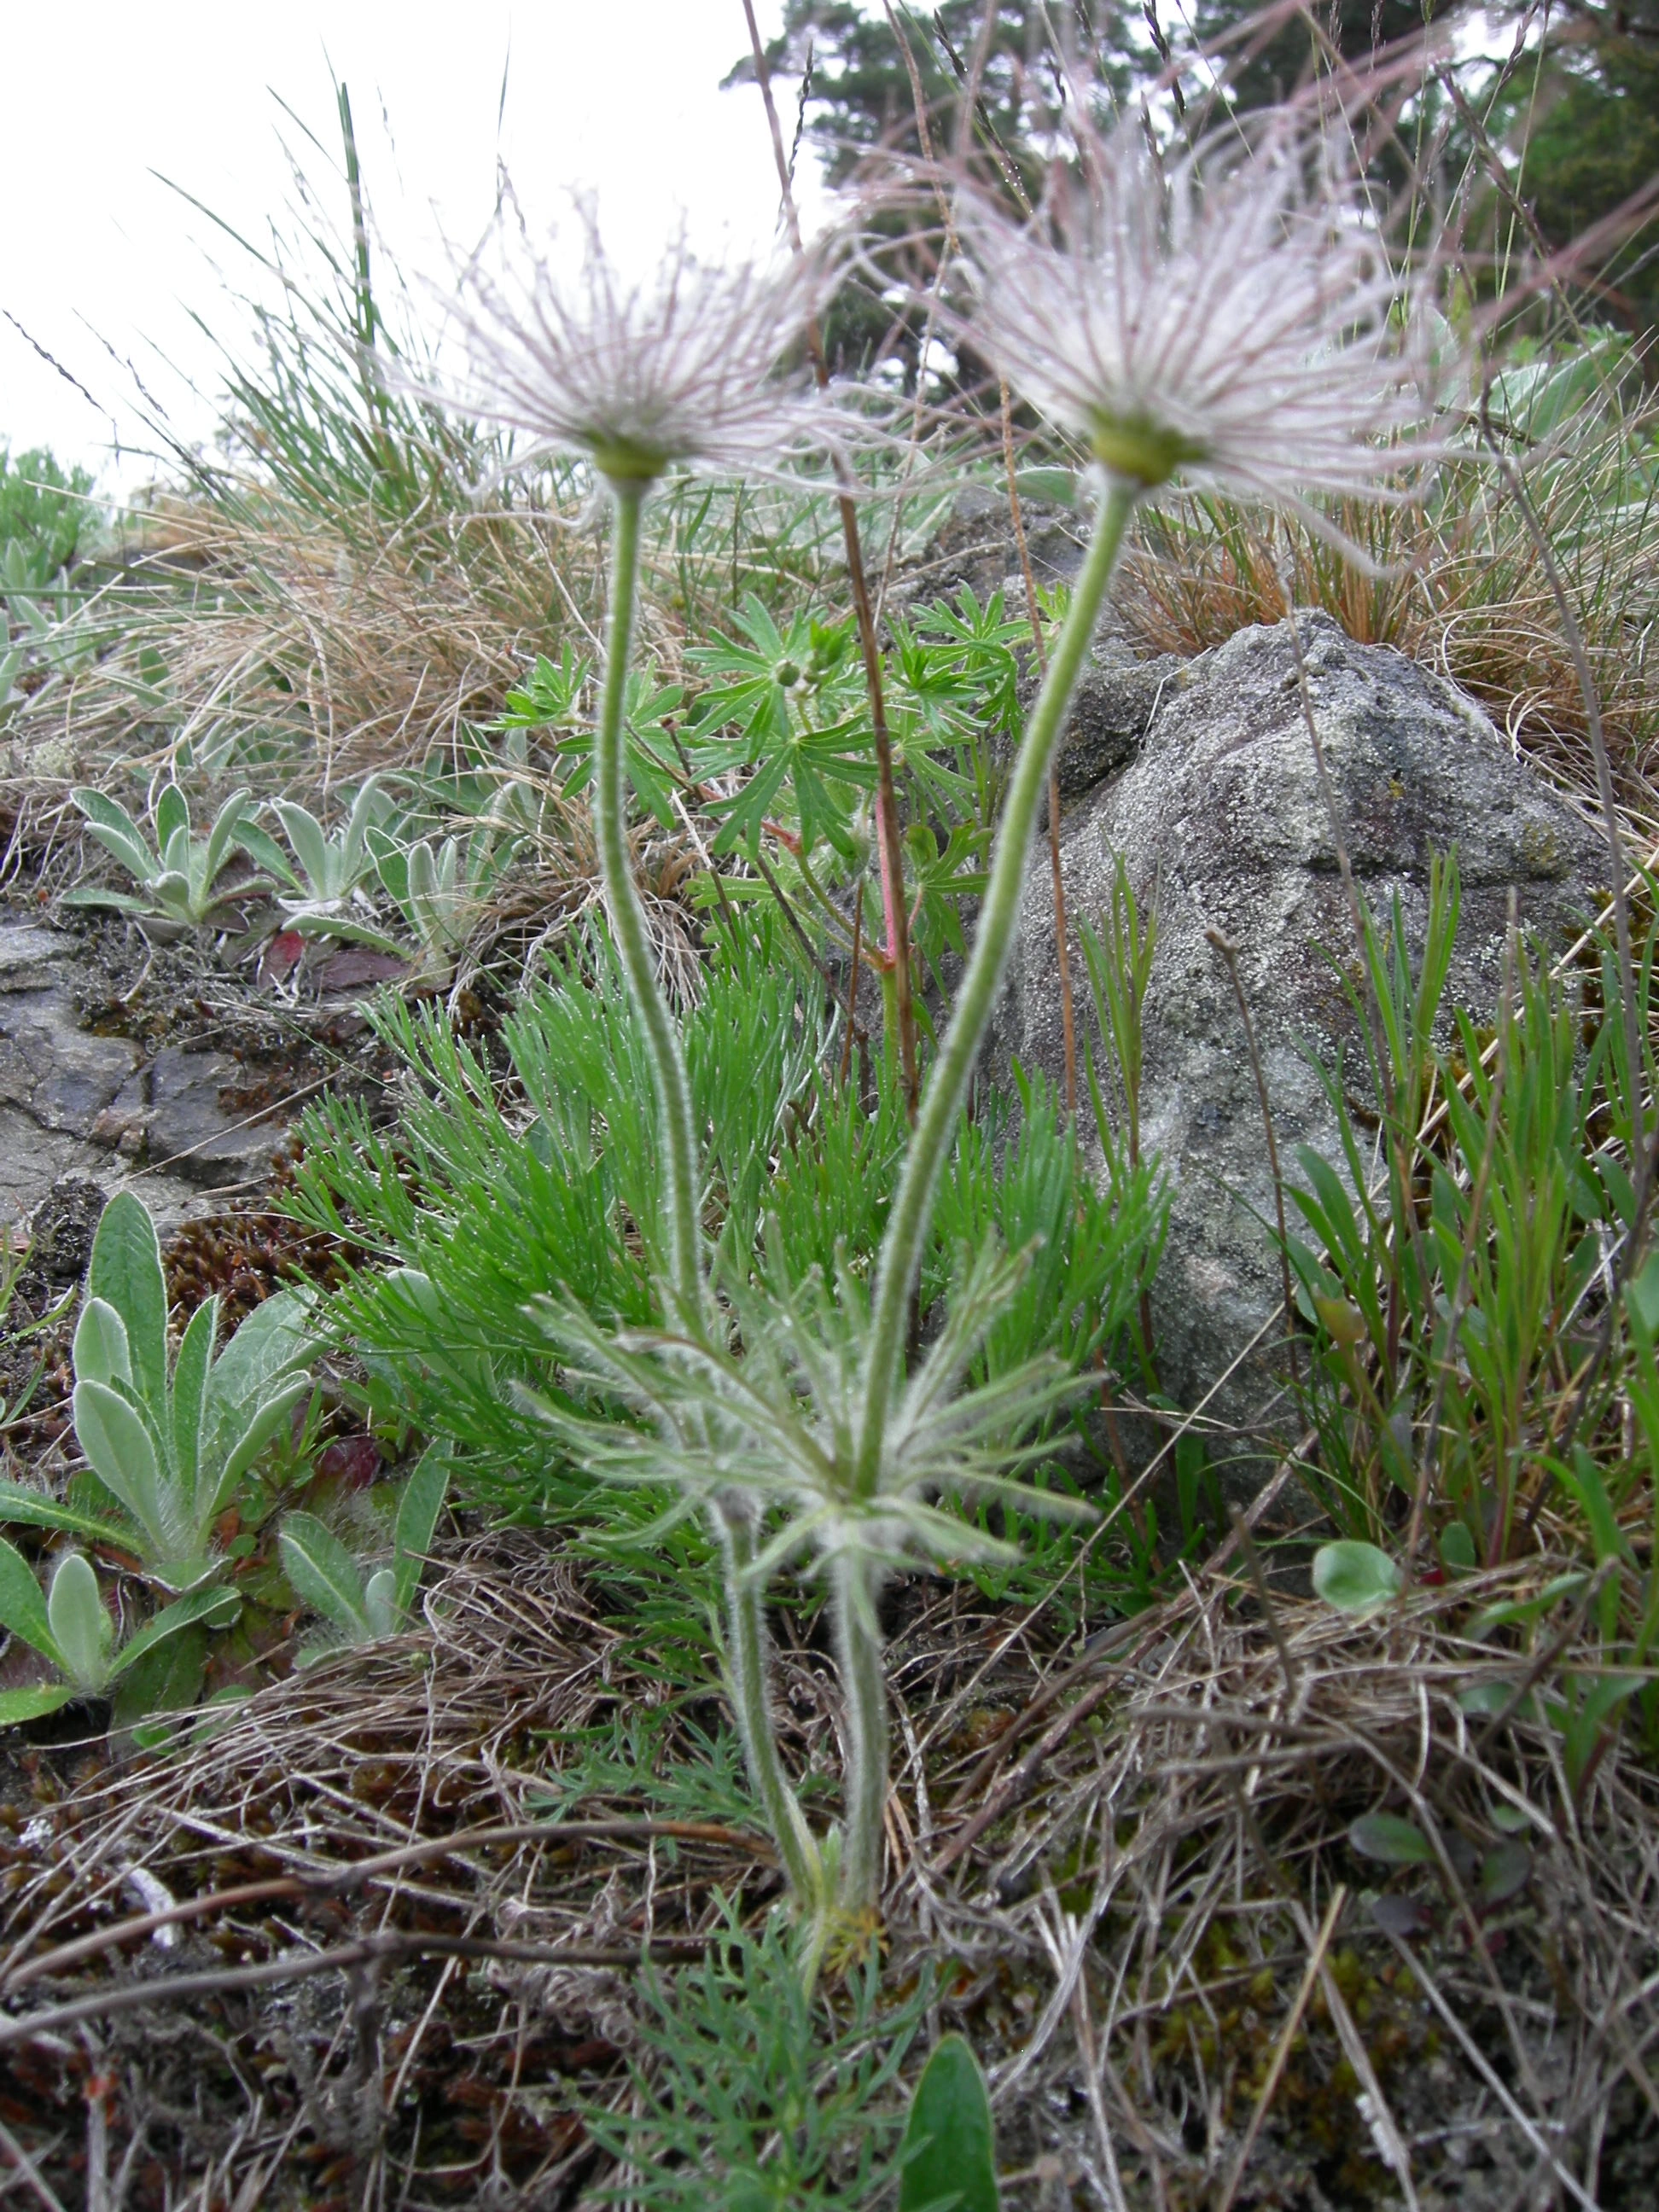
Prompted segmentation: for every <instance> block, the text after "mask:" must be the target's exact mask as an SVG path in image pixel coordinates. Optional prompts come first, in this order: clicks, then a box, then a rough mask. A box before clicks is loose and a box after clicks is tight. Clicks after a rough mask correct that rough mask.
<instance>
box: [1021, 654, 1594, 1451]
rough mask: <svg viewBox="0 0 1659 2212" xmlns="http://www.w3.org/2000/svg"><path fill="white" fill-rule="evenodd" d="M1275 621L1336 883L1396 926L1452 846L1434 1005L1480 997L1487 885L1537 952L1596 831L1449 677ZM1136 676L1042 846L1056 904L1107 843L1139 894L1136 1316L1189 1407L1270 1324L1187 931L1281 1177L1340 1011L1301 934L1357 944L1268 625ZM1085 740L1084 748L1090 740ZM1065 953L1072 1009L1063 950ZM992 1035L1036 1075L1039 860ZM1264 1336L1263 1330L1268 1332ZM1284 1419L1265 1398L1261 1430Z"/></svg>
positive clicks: (1213, 1029) (1323, 966)
mask: <svg viewBox="0 0 1659 2212" xmlns="http://www.w3.org/2000/svg"><path fill="white" fill-rule="evenodd" d="M1300 634H1301V637H1302V641H1303V651H1304V661H1305V665H1306V668H1307V672H1308V678H1309V683H1310V694H1311V698H1312V702H1313V707H1314V711H1315V714H1316V720H1317V726H1318V728H1319V732H1320V734H1321V738H1322V744H1323V748H1324V751H1325V754H1326V758H1327V762H1328V768H1329V772H1330V776H1331V779H1332V782H1333V785H1334V791H1335V796H1336V803H1337V806H1338V809H1339V811H1340V817H1341V819H1342V823H1343V825H1344V836H1345V841H1346V844H1347V847H1348V850H1349V854H1350V857H1351V860H1352V866H1353V870H1354V873H1355V876H1356V878H1358V882H1359V884H1360V887H1361V889H1362V890H1363V891H1364V894H1365V896H1366V897H1367V899H1368V900H1369V901H1370V903H1371V905H1372V908H1373V909H1374V910H1375V911H1377V912H1378V913H1379V914H1380V915H1383V916H1384V917H1386V915H1387V913H1388V911H1389V905H1390V902H1392V900H1393V899H1394V898H1395V896H1396V895H1397V896H1399V898H1400V901H1401V908H1402V912H1403V915H1404V919H1405V924H1406V928H1407V935H1408V937H1411V936H1413V933H1420V931H1421V927H1422V923H1423V920H1424V916H1425V909H1426V904H1427V883H1428V872H1429V861H1430V856H1431V854H1434V853H1445V852H1447V851H1449V850H1450V849H1451V848H1453V847H1455V848H1456V849H1457V854H1458V858H1459V864H1460V868H1461V872H1462V884H1463V898H1462V927H1461V929H1460V932H1459V936H1458V943H1457V950H1456V954H1455V959H1454V963H1453V968H1452V974H1451V978H1450V984H1449V992H1448V1004H1450V1003H1452V1002H1456V1001H1461V1002H1462V1003H1464V1004H1466V1005H1468V1006H1470V1007H1472V1008H1474V1010H1476V1012H1477V1013H1478V1014H1483V1013H1485V1012H1486V1010H1487V1009H1490V1008H1491V1007H1492V1006H1493V1005H1494V1004H1495V1002H1496V998H1497V993H1498V983H1499V977H1500V971H1501V964H1502V960H1503V948H1504V936H1505V929H1506V915H1507V909H1508V902H1509V897H1510V892H1511V890H1513V892H1514V893H1515V896H1516V902H1517V907H1518V912H1519V916H1520V920H1521V922H1522V926H1523V927H1524V928H1525V929H1527V930H1528V932H1530V933H1532V935H1533V936H1534V938H1535V939H1537V940H1538V941H1539V943H1540V944H1541V947H1542V948H1543V950H1544V951H1546V952H1547V953H1548V954H1550V955H1553V954H1555V953H1558V952H1559V951H1561V950H1562V949H1564V947H1565V945H1566V944H1567V943H1568V942H1570V941H1571V937H1572V935H1573V934H1574V933H1575V932H1576V930H1577V927H1578V926H1579V925H1580V923H1581V921H1582V919H1583V915H1585V913H1586V911H1587V910H1588V909H1589V908H1590V907H1591V905H1592V903H1593V899H1594V887H1595V885H1596V884H1599V883H1600V882H1601V881H1602V880H1603V879H1604V878H1605V876H1606V872H1607V870H1606V864H1605V858H1604V848H1603V847H1602V845H1601V841H1600V837H1599V834H1598V833H1597V832H1596V831H1595V830H1594V829H1591V828H1590V827H1589V825H1587V824H1586V823H1585V822H1583V820H1582V819H1581V818H1580V817H1579V816H1578V815H1577V814H1576V813H1575V812H1574V811H1572V809H1571V807H1570V806H1569V805H1567V804H1566V803H1565V801H1564V800H1563V799H1560V798H1559V797H1558V796H1557V795H1556V793H1554V792H1553V791H1552V790H1551V789H1550V788H1549V787H1547V785H1546V784H1545V783H1544V782H1543V781H1541V778H1540V777H1539V776H1538V775H1535V774H1534V772H1533V771H1532V769H1529V768H1528V766H1527V764H1526V763H1524V762H1523V761H1522V760H1521V759H1520V758H1519V757H1517V756H1516V753H1515V752H1514V751H1513V750H1512V749H1511V748H1510V746H1509V745H1508V744H1506V743H1505V742H1504V739H1503V738H1500V737H1499V735H1498V732H1496V731H1495V729H1494V728H1493V727H1492V724H1491V723H1490V721H1488V720H1487V719H1486V716H1485V715H1484V714H1481V713H1480V710H1479V708H1476V707H1475V706H1474V705H1473V704H1472V703H1471V702H1469V701H1468V699H1467V698H1465V697H1464V696H1462V694H1461V693H1459V692H1458V691H1456V690H1455V689H1454V687H1453V686H1452V685H1450V684H1448V683H1445V682H1443V680H1441V679H1440V678H1437V677H1436V676H1434V675H1431V674H1430V673H1429V672H1427V671H1425V670H1423V669H1421V668H1419V667H1418V666H1416V665H1414V664H1413V663H1412V662H1411V661H1409V660H1407V659H1405V658H1403V657H1402V656H1401V655H1400V654H1399V653H1394V652H1392V651H1390V650H1389V649H1387V648H1385V647H1364V646H1358V645H1355V644H1353V643H1352V641H1350V640H1349V639H1348V638H1347V637H1346V635H1344V633H1343V632H1342V631H1341V630H1340V628H1339V627H1338V626H1337V625H1336V624H1335V623H1333V622H1331V621H1330V620H1328V618H1326V617H1322V616H1316V615H1304V616H1303V617H1300ZM1158 685H1159V687H1160V688H1159V691H1158V701H1157V707H1156V712H1155V714H1152V718H1151V727H1150V730H1149V731H1148V732H1147V733H1146V736H1145V738H1144V739H1141V740H1139V741H1138V742H1137V743H1136V744H1134V746H1133V749H1132V750H1131V751H1130V752H1129V755H1128V757H1127V760H1126V761H1125V763H1124V764H1123V765H1121V767H1118V768H1116V769H1114V770H1113V772H1112V773H1110V774H1109V775H1107V776H1106V777H1105V778H1104V780H1103V781H1099V782H1097V784H1095V786H1094V787H1093V788H1091V790H1089V791H1088V793H1087V794H1086V796H1085V797H1083V798H1082V799H1079V802H1078V803H1077V804H1076V805H1073V806H1072V807H1071V808H1070V809H1068V810H1066V811H1062V816H1061V842H1062V855H1063V867H1064V875H1065V882H1066V899H1067V904H1068V910H1069V913H1070V915H1072V916H1073V918H1074V920H1075V919H1076V918H1081V917H1085V916H1086V917H1091V918H1094V917H1097V916H1098V915H1100V914H1101V913H1102V912H1103V911H1104V910H1105V909H1106V908H1108V907H1109V902H1110V896H1111V885H1112V875H1113V865H1114V855H1115V854H1118V853H1121V854H1123V856H1124V858H1125V860H1126V863H1127V868H1128V872H1129V876H1130V879H1131V881H1132V883H1133V885H1134V887H1135V890H1136V892H1137V895H1138V896H1139V897H1141V898H1142V899H1143V900H1144V899H1146V897H1148V896H1152V894H1153V892H1154V890H1156V899H1157V907H1158V922H1159V938H1158V956H1157V961H1156V965H1155V969H1154V972H1153V977H1152V986H1151V990H1150V993H1149V997H1148V1003H1147V1011H1146V1079H1145V1083H1144V1086H1143V1092H1142V1117H1143V1130H1144V1135H1145V1141H1146V1144H1147V1145H1148V1146H1151V1147H1156V1149H1157V1150H1158V1152H1159V1154H1160V1155H1161V1157H1162V1158H1163V1160H1164V1164H1165V1167H1166V1169H1167V1170H1168V1172H1169V1174H1170V1177H1171V1179H1172V1182H1173V1184H1174V1189H1175V1196H1174V1206H1173V1212H1172V1217H1171V1226H1170V1242H1169V1245H1168V1248H1167V1251H1166V1255H1165V1258H1164V1265H1163V1267H1162V1270H1161V1273H1160V1275H1159V1279H1158V1285H1157V1286H1156V1289H1155V1291H1154V1294H1153V1298H1152V1312H1153V1322H1154V1326H1155V1330H1156V1336H1157V1347H1158V1362H1159V1370H1160V1380H1161V1381H1162V1383H1163V1384H1164V1388H1165V1389H1167V1390H1168V1391H1169V1392H1170V1395H1172V1396H1173V1397H1175V1398H1176V1400H1177V1401H1179V1402H1180V1403H1182V1404H1183V1405H1187V1406H1193V1405H1195V1404H1197V1403H1198V1401H1200V1399H1201V1398H1203V1397H1204V1395H1205V1394H1206V1392H1207V1391H1209V1390H1210V1389H1212V1386H1214V1385H1215V1384H1216V1383H1218V1379H1219V1378H1220V1377H1222V1376H1224V1374H1225V1373H1226V1371H1227V1370H1228V1369H1229V1367H1230V1365H1231V1363H1232V1362H1233V1361H1234V1360H1235V1359H1237V1358H1238V1357H1239V1355H1241V1354H1243V1353H1244V1352H1245V1351H1246V1348H1247V1347H1248V1346H1250V1345H1251V1343H1252V1340H1254V1339H1255V1337H1256V1335H1257V1333H1258V1331H1261V1330H1262V1329H1263V1328H1264V1325H1266V1324H1270V1323H1271V1318H1272V1316H1273V1314H1274V1312H1275V1310H1276V1309H1277V1307H1278V1305H1279V1285H1280V1277H1279V1261H1278V1257H1277V1254H1276V1251H1275V1249H1274V1246H1273V1241H1272V1238H1271V1237H1270V1235H1269V1233H1268V1231H1267V1227H1266V1226H1265V1225H1266V1224H1267V1223H1270V1222H1271V1221H1272V1219H1273V1182H1272V1176H1271V1174H1270V1172H1269V1170H1268V1165H1267V1149H1266V1145H1265V1142H1264V1139H1263V1133H1262V1127H1261V1111H1260V1108H1259V1105H1258V1103H1257V1098H1256V1093H1255V1083H1254V1079H1253V1077H1252V1075H1251V1072H1250V1066H1249V1057H1248V1053H1247V1049H1246V1045H1245V1039H1244V1032H1243V1024H1242V1021H1241V1018H1240V1016H1239V1013H1238V1011H1237V1005H1236V1003H1235V1000H1234V998H1233V994H1232V990H1231V983H1230V981H1229V978H1228V975H1227V971H1226V968H1225V963H1224V961H1223V959H1222V958H1221V957H1220V956H1219V955H1218V952H1217V951H1216V950H1215V949H1214V948H1213V947H1212V945H1211V944H1210V943H1209V942H1208V941H1207V939H1206V931H1207V930H1209V929H1211V928H1216V929H1219V930H1220V931H1221V932H1222V933H1224V934H1225V936H1226V937H1227V938H1228V939H1231V941H1232V942H1233V943H1234V944H1235V945H1237V947H1238V954H1237V957H1238V963H1239V969H1240V973H1241V976H1242V979H1243V984H1244V988H1245V992H1246V994H1247V996H1248V998H1249V1003H1250V1007H1251V1015H1252V1019H1253V1022H1254V1024H1255V1029H1256V1033H1257V1036H1258V1040H1259V1042H1260V1046H1261V1053H1262V1056H1263V1060H1264V1061H1265V1064H1266V1072H1267V1085H1268V1090H1269V1093H1270V1096H1271V1100H1272V1104H1273V1115H1274V1121H1275V1124H1276V1128H1277V1133H1278V1139H1279V1151H1280V1154H1281V1159H1282V1163H1283V1164H1284V1166H1285V1170H1286V1173H1287V1176H1288V1177H1289V1179H1291V1181H1297V1180H1301V1179H1302V1178H1301V1176H1300V1171H1299V1170H1298V1169H1297V1165H1296V1148H1297V1146H1299V1145H1308V1146H1313V1147H1314V1148H1315V1149H1316V1150H1317V1151H1319V1152H1323V1153H1324V1154H1325V1155H1326V1156H1327V1157H1328V1158H1332V1159H1333V1160H1336V1159H1340V1152H1339V1148H1338V1139H1337V1130H1336V1126H1335V1121H1334V1115H1333V1114H1332V1112H1331V1109H1330V1107H1329V1104H1328V1100H1327V1098H1326V1096H1325V1093H1324V1091H1323V1090H1322V1086H1321V1085H1320V1082H1319V1079H1318V1077H1317V1075H1316V1073H1315V1071H1314V1069H1313V1067H1312V1066H1310V1064H1309V1060H1308V1059H1307V1057H1305V1055H1306V1054H1310V1053H1311V1054H1314V1055H1316V1056H1317V1057H1319V1058H1322V1059H1323V1060H1326V1061H1330V1060H1332V1059H1333V1058H1334V1055H1336V1054H1338V1053H1339V1052H1346V1053H1347V1054H1350V1055H1352V1054H1353V1052H1354V1051H1355V1049H1356V1048H1357V1046H1358V1035H1357V1031H1356V1026H1355V1024H1354V1021H1353V1019H1352V1014H1351V1012H1350V1010H1349V1007H1348V1006H1347V1003H1346V999H1345V997H1344V994H1343V991H1342V988H1341V984H1340V979H1339V977H1338V975H1336V974H1335V973H1334V971H1333V968H1332V964H1331V958H1330V957H1327V952H1326V951H1322V948H1327V949H1328V953H1329V955H1330V956H1332V957H1334V959H1335V960H1336V961H1337V962H1340V963H1342V964H1343V965H1344V966H1345V967H1346V968H1348V969H1353V968H1354V967H1355V966H1356V962H1357V956H1356V947H1355V939H1354V933H1353V926H1352V918H1351V915H1350V913H1349V910H1348V908H1347V904H1346V897H1345V894H1344V891H1343V889H1342V884H1341V880H1340V874H1339V871H1338V864H1337V854H1336V849H1335V843H1334V838H1333V835H1332V830H1331V826H1330V821H1329V817H1328V811H1327V809H1326V807H1325V805H1324V803H1323V801H1322V795H1321V792H1320V787H1319V783H1318V779H1317V776H1316V771H1315V765H1314V758H1313V750H1312V745H1311V743H1310V737H1309V732H1308V728H1307V724H1306V720H1305V717H1304V709H1303V702H1302V697H1301V692H1300V686H1299V683H1298V678H1297V665H1296V656H1295V652H1294V648H1293V644H1292V638H1291V629H1290V625H1289V624H1288V623H1280V624H1279V625H1277V626H1276V627H1275V628H1273V629H1246V630H1243V631H1242V632H1240V633H1239V634H1238V635H1237V636H1235V637H1233V638H1231V639H1230V640H1229V641H1228V642H1227V643H1226V644H1225V645H1223V646H1220V647H1217V648H1216V649H1215V650H1214V651H1212V652H1210V653H1204V654H1202V655H1200V657H1199V658H1198V659H1194V660H1193V661H1191V662H1189V663H1188V664H1187V665H1185V666H1184V667H1182V668H1179V669H1177V670H1175V671H1170V670H1169V669H1167V668H1165V669H1164V670H1162V671H1160V673H1159V676H1158ZM1113 719H1114V718H1113V717H1111V716H1108V717H1107V720H1108V721H1110V720H1113ZM1115 719H1116V720H1119V721H1123V722H1128V721H1132V720H1133V716H1130V715H1120V716H1117V717H1115ZM1108 753H1109V744H1108V745H1105V746H1103V750H1102V754H1101V757H1107V754H1108ZM1073 973H1074V979H1075V981H1076V984H1077V987H1078V989H1079V998H1080V1000H1081V1002H1082V1005H1083V1006H1086V1003H1087V987H1086V983H1085V979H1084V971H1083V963H1082V962H1081V961H1080V959H1079V958H1078V957H1077V953H1076V951H1075V948H1074V949H1073ZM1080 1011H1081V1009H1080ZM996 1049H997V1051H998V1053H999V1054H1000V1057H1001V1058H1002V1059H1003V1060H1004V1061H1005V1063H1006V1058H1007V1056H1009V1055H1017V1056H1018V1058H1019V1060H1021V1061H1022V1062H1023V1063H1024V1066H1026V1067H1028V1068H1036V1067H1041V1068H1042V1069H1044V1070H1046V1071H1047V1072H1048V1073H1049V1074H1050V1075H1051V1076H1053V1077H1054V1078H1055V1079H1059V1077H1060V1073H1061V1068H1062V1048H1061V1040H1060V1012H1059V993H1058V987H1057V978H1056V958H1055V947H1054V908H1053V901H1052V896H1051V893H1050V887H1049V874H1048V868H1047V867H1046V866H1033V867H1032V868H1031V871H1030V878H1029V884H1028V889H1027V892H1026V898H1025V907H1024V917H1023V924H1022V933H1021V938H1020V941H1019V944H1018V949H1017V951H1016V955H1015V958H1014V961H1013V963H1012V972H1011V975H1010V979H1009V984H1008V988H1007V992H1006V997H1005V1000H1004V1002H1003V1005H1002V1006H1001V1008H1000V1013H999V1025H998V1033H997V1039H996ZM1086 1118H1087V1117H1086V1115H1085V1119H1086ZM1293 1225H1294V1224H1293ZM1272 1336H1273V1330H1272V1328H1271V1327H1269V1328H1268V1330H1267V1341H1268V1343H1269V1344H1271V1339H1272ZM1277 1373H1278V1370H1277V1366H1276V1362H1275V1358H1274V1356H1273V1352H1272V1351H1271V1350H1269V1351H1268V1352H1266V1353H1263V1352H1260V1351H1258V1352H1257V1353H1256V1354H1255V1356H1253V1357H1252V1358H1249V1359H1246V1360H1245V1362H1244V1364H1243V1366H1242V1367H1241V1368H1239V1370H1237V1373H1236V1374H1234V1375H1233V1376H1232V1377H1231V1380H1230V1381H1229V1383H1227V1384H1226V1385H1225V1388H1223V1389H1221V1390H1220V1391H1219V1392H1218V1395H1216V1396H1215V1398H1214V1399H1213V1400H1212V1402H1211V1406H1210V1411H1211V1412H1212V1413H1220V1414H1221V1415H1223V1416H1224V1417H1225V1418H1226V1419H1231V1420H1232V1421H1235V1422H1239V1423H1248V1422H1249V1420H1251V1419H1252V1418H1253V1417H1254V1416H1255V1414H1256V1413H1258V1411H1259V1410H1260V1409H1261V1407H1262V1405H1263V1403H1264V1401H1266V1400H1268V1399H1270V1398H1271V1397H1272V1395H1273V1386H1274V1383H1275V1378H1276V1376H1277ZM1284 1413H1285V1409H1284V1407H1283V1406H1282V1405H1281V1406H1280V1407H1279V1415H1280V1417H1281V1425H1282V1418H1283V1417H1284Z"/></svg>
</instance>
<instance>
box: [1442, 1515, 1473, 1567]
mask: <svg viewBox="0 0 1659 2212" xmlns="http://www.w3.org/2000/svg"><path fill="white" fill-rule="evenodd" d="M1440 1557H1441V1559H1442V1560H1443V1563H1444V1564H1445V1565H1447V1566H1449V1568H1450V1569H1451V1571H1452V1572H1453V1573H1454V1574H1457V1575H1466V1574H1468V1573H1469V1572H1470V1571H1472V1570H1473V1568H1474V1537H1473V1536H1471V1535H1470V1534H1469V1532H1468V1529H1467V1528H1465V1527H1464V1526H1463V1523H1462V1522H1461V1521H1449V1522H1447V1524H1446V1526H1445V1527H1444V1528H1443V1529H1442V1530H1441V1531H1440Z"/></svg>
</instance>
